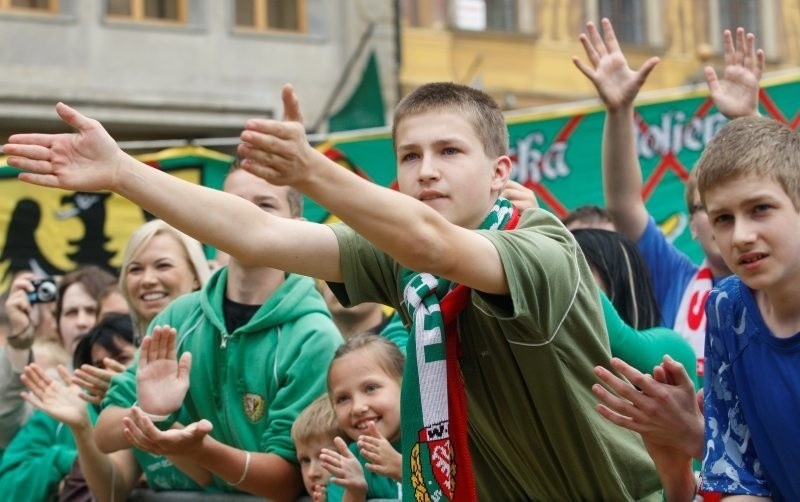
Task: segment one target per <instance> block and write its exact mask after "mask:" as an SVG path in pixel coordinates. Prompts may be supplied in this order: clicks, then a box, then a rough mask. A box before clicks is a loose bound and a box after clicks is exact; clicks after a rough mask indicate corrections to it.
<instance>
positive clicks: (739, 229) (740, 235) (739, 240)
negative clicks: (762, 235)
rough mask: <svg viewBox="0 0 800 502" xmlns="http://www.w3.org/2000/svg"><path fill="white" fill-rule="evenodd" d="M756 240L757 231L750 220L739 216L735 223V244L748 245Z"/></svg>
mask: <svg viewBox="0 0 800 502" xmlns="http://www.w3.org/2000/svg"><path fill="white" fill-rule="evenodd" d="M755 240H756V232H755V230H754V229H753V227H752V225H751V224H750V222H748V221H747V220H745V219H743V218H738V219H737V220H736V221H735V222H734V225H733V244H734V245H735V246H739V247H741V246H747V245H749V244H752V243H753V242H755Z"/></svg>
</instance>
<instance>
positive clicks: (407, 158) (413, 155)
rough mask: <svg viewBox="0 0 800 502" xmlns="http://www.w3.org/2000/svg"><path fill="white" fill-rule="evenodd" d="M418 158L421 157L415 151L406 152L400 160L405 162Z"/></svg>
mask: <svg viewBox="0 0 800 502" xmlns="http://www.w3.org/2000/svg"><path fill="white" fill-rule="evenodd" d="M418 158H419V155H417V154H416V153H413V152H409V153H406V154H404V155H403V156H402V157H401V158H400V160H401V161H403V162H410V161H412V160H417V159H418Z"/></svg>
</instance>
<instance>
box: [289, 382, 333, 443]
mask: <svg viewBox="0 0 800 502" xmlns="http://www.w3.org/2000/svg"><path fill="white" fill-rule="evenodd" d="M340 435H342V433H341V431H340V429H339V422H337V421H336V414H335V413H334V411H333V406H332V405H331V401H330V399H328V396H327V395H325V394H323V395H321V396H319V397H318V398H317V399H315V400H314V401H312V402H311V404H309V405H308V406H306V408H305V409H304V410H303V411H302V412H300V414H299V415H298V416H297V418H296V419H295V421H294V423H293V424H292V441H293V442H294V443H295V444H297V443H305V442H308V441H311V440H314V439H330V440H331V441H333V438H335V437H336V436H340Z"/></svg>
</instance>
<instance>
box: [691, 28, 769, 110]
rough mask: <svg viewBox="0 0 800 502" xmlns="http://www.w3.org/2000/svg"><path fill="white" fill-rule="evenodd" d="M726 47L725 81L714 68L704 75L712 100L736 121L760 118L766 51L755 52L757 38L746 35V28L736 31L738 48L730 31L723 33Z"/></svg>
mask: <svg viewBox="0 0 800 502" xmlns="http://www.w3.org/2000/svg"><path fill="white" fill-rule="evenodd" d="M722 38H723V42H724V46H725V70H724V73H723V75H722V80H719V79H718V78H717V72H716V71H714V68H713V67H711V66H706V68H705V75H706V82H707V83H708V90H709V91H710V92H711V99H712V100H713V101H714V105H716V107H717V109H718V110H719V111H720V113H722V114H723V115H725V116H726V117H728V118H729V119H731V120H733V119H735V118H738V117H747V116H750V115H758V83H759V81H760V80H761V74H762V73H763V72H764V51H763V50H762V49H758V50H756V36H755V35H753V34H752V33H747V35H745V31H744V28H741V27H739V28H737V30H736V45H735V46H734V43H733V35H732V34H731V31H730V30H725V31H724V32H723V33H722Z"/></svg>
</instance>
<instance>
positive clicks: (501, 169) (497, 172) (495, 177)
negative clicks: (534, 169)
mask: <svg viewBox="0 0 800 502" xmlns="http://www.w3.org/2000/svg"><path fill="white" fill-rule="evenodd" d="M492 169H493V172H492V190H494V191H497V193H500V191H502V190H503V187H505V186H506V181H508V178H509V177H510V176H511V158H510V157H509V156H508V155H501V156H500V157H497V158H496V159H495V160H494V166H493V167H492Z"/></svg>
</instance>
